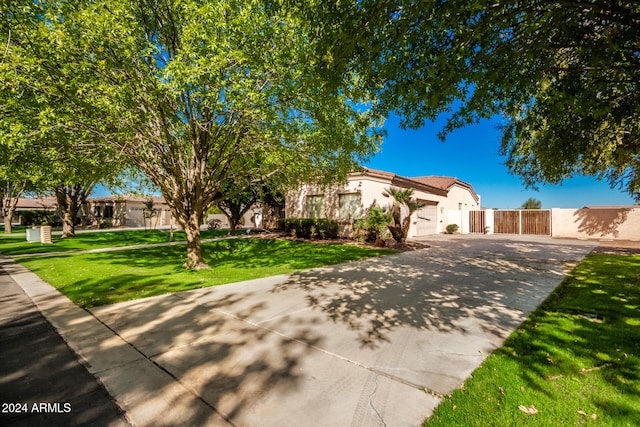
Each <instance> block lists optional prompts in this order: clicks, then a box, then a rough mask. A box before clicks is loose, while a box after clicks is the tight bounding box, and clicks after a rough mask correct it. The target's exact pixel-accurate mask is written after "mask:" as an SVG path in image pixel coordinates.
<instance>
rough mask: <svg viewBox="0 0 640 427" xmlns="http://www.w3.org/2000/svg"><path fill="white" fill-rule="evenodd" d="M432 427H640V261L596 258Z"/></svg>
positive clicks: (577, 272)
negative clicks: (585, 426) (582, 426)
mask: <svg viewBox="0 0 640 427" xmlns="http://www.w3.org/2000/svg"><path fill="white" fill-rule="evenodd" d="M523 409H524V411H523ZM525 411H530V412H536V411H537V413H533V414H527V413H526V412H525ZM424 425H425V426H516V425H517V426H523V425H525V426H526V425H531V426H581V425H593V426H596V425H597V426H638V425H640V256H637V255H618V256H616V255H596V254H592V255H589V256H587V257H586V258H585V259H584V260H583V261H582V262H581V263H580V265H578V267H577V268H576V269H575V270H574V271H573V273H572V275H571V276H570V277H569V278H568V279H567V280H565V282H563V284H562V285H561V286H560V287H559V288H558V289H557V290H556V292H555V293H554V294H552V295H551V296H550V297H549V298H548V299H547V301H545V303H544V304H543V305H542V306H541V307H540V308H539V309H538V310H536V311H535V312H534V313H533V314H532V315H531V316H530V317H529V319H528V320H527V321H526V322H525V323H524V324H523V325H522V326H521V327H520V328H519V329H518V330H517V331H515V332H514V333H513V334H512V335H511V337H510V338H509V339H508V340H507V342H506V343H505V345H504V346H503V347H502V348H500V349H498V350H496V351H495V352H494V353H493V354H492V355H491V356H489V358H487V360H486V361H485V363H484V364H483V366H482V367H481V368H479V369H478V370H476V371H475V372H474V374H473V376H472V378H471V379H469V380H468V381H467V382H466V383H465V384H464V387H463V388H461V389H459V390H456V391H455V392H454V393H453V395H452V396H450V397H447V398H446V399H445V400H444V402H443V403H442V404H441V405H440V407H439V408H438V409H437V410H436V411H435V413H434V415H433V416H432V417H431V418H430V419H429V420H427V421H426V422H425V424H424Z"/></svg>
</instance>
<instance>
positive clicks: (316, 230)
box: [279, 218, 338, 240]
mask: <svg viewBox="0 0 640 427" xmlns="http://www.w3.org/2000/svg"><path fill="white" fill-rule="evenodd" d="M279 226H280V229H281V230H282V231H283V232H284V233H285V234H286V235H288V236H294V237H299V238H301V239H320V240H322V239H335V238H336V237H338V221H336V220H333V219H326V218H283V219H280V221H279Z"/></svg>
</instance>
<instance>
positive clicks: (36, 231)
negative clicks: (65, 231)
mask: <svg viewBox="0 0 640 427" xmlns="http://www.w3.org/2000/svg"><path fill="white" fill-rule="evenodd" d="M39 241H40V228H38V227H33V228H27V242H29V243H35V242H39Z"/></svg>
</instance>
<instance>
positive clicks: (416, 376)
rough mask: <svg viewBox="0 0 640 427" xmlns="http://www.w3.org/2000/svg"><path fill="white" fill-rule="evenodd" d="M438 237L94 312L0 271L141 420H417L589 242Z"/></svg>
mask: <svg viewBox="0 0 640 427" xmlns="http://www.w3.org/2000/svg"><path fill="white" fill-rule="evenodd" d="M432 244H433V246H432V247H431V248H429V249H425V250H420V251H415V252H406V253H402V254H397V255H392V256H387V257H383V258H377V259H369V260H365V261H360V262H354V263H348V264H342V265H337V266H330V267H325V268H320V269H314V270H310V271H306V272H302V273H299V274H294V275H290V276H277V277H272V278H267V279H260V280H255V281H250V282H244V283H238V284H230V285H224V286H218V287H213V288H206V289H198V290H194V291H188V292H182V293H177V294H170V295H163V296H158V297H153V298H147V299H143V300H136V301H130V302H125V303H120V304H115V305H111V306H103V307H97V308H95V309H93V310H91V311H90V312H87V311H85V310H82V309H80V308H77V307H76V306H74V305H73V304H71V303H70V301H69V300H68V299H67V298H66V297H64V296H62V295H61V294H59V293H58V292H57V291H55V290H54V289H53V288H52V287H50V286H49V285H47V284H45V283H44V282H42V281H41V280H40V279H38V278H37V277H35V275H33V274H32V273H30V272H28V271H26V270H24V269H23V268H22V267H20V266H17V265H15V264H13V263H11V262H10V261H7V260H5V261H4V263H5V264H4V268H5V269H9V270H11V274H12V275H13V277H14V278H15V280H16V281H17V282H18V283H19V284H20V285H21V286H22V287H23V289H24V290H25V292H26V293H27V294H28V295H29V296H30V297H31V298H32V299H33V300H34V301H35V302H36V304H37V305H38V307H39V308H40V309H41V310H42V312H43V314H44V315H45V316H46V317H47V318H48V319H49V321H50V322H51V323H52V324H53V325H54V326H55V327H56V329H58V331H59V332H60V334H61V335H62V336H63V337H64V339H65V340H66V341H67V343H68V344H69V346H70V347H71V348H73V349H74V351H75V352H76V353H78V354H79V355H80V356H81V357H82V358H83V359H84V360H85V362H86V365H87V366H88V369H89V371H90V372H91V373H93V374H94V375H96V376H97V377H98V378H100V380H101V381H102V382H103V383H104V385H105V387H106V389H107V390H108V391H109V393H110V394H111V395H112V396H114V398H115V400H116V402H117V403H118V404H119V405H120V407H121V408H123V409H124V410H125V412H126V415H127V417H128V419H130V420H131V421H132V423H133V424H135V425H149V426H150V425H229V424H233V425H238V426H281V425H312V426H325V425H326V426H336V425H337V426H344V425H351V426H376V425H387V426H410V425H414V426H415V425H419V424H420V423H421V422H422V421H423V419H424V418H425V417H427V416H429V415H430V414H431V413H432V411H433V409H434V408H435V407H436V406H437V405H438V403H439V402H440V400H441V395H443V394H448V393H450V392H451V391H452V390H454V389H455V388H456V387H458V386H459V385H460V384H462V382H463V381H464V380H465V379H466V378H467V377H468V376H469V375H470V374H471V372H473V370H474V369H475V368H476V367H478V366H479V365H480V363H481V362H482V361H483V360H484V359H485V358H486V356H487V355H488V354H489V353H490V352H491V351H493V350H494V349H495V348H497V347H499V346H500V345H501V344H502V342H503V340H504V339H505V338H506V337H507V336H508V335H509V334H510V332H511V331H513V330H514V329H515V328H516V327H517V326H518V325H519V324H520V323H521V322H522V321H523V320H524V319H525V318H526V317H527V315H528V314H529V313H530V312H531V311H532V310H534V309H535V308H536V307H537V306H538V305H539V304H540V302H542V301H543V300H544V298H546V296H547V295H548V294H549V293H550V292H551V291H552V290H553V289H555V287H556V286H557V285H558V284H559V283H560V281H561V280H562V279H563V278H564V277H565V275H566V273H567V272H568V271H569V270H570V268H571V267H572V266H573V265H575V264H576V263H577V262H578V261H579V260H580V259H581V258H582V257H583V256H584V255H585V254H586V253H588V252H589V251H590V250H591V249H592V248H593V246H594V244H593V243H589V242H579V241H557V240H551V239H547V240H545V239H536V241H534V242H527V241H513V240H499V239H467V240H465V239H457V240H447V241H443V240H435V241H433V242H432Z"/></svg>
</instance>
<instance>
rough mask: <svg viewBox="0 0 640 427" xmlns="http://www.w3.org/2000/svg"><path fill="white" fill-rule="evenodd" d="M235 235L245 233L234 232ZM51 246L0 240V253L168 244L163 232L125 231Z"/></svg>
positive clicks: (206, 234)
mask: <svg viewBox="0 0 640 427" xmlns="http://www.w3.org/2000/svg"><path fill="white" fill-rule="evenodd" d="M173 234H174V241H176V242H183V241H186V236H185V233H184V232H183V231H174V233H173ZM236 234H237V235H240V234H244V231H243V230H236ZM227 235H228V230H202V232H201V238H202V239H213V238H218V237H226V236H227ZM52 239H53V244H42V243H38V242H34V243H29V242H27V241H26V240H25V237H24V236H6V237H4V236H3V237H0V253H2V254H4V255H8V256H19V255H29V254H39V253H50V252H73V251H82V250H88V249H98V248H110V247H120V246H133V245H147V244H155V243H168V242H169V232H168V231H166V230H127V231H106V232H95V233H78V234H76V236H75V237H73V238H67V239H62V238H60V236H59V235H54V236H53V237H52Z"/></svg>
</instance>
